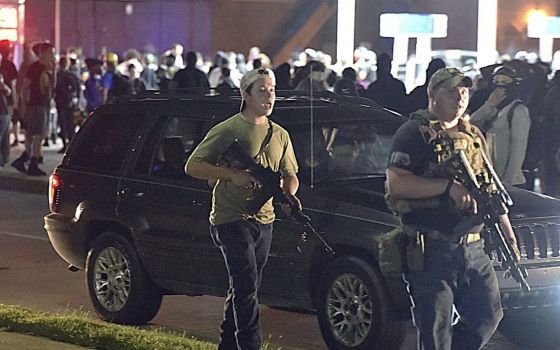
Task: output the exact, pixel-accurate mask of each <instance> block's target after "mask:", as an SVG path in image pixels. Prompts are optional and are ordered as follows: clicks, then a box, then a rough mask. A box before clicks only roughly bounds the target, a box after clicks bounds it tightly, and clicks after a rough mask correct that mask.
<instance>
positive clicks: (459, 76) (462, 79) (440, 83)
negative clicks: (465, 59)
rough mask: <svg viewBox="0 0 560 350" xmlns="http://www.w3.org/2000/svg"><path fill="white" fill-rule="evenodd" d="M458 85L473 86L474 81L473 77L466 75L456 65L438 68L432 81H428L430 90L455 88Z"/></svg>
mask: <svg viewBox="0 0 560 350" xmlns="http://www.w3.org/2000/svg"><path fill="white" fill-rule="evenodd" d="M457 86H464V87H468V88H470V87H472V86H473V82H472V80H471V78H469V77H466V76H465V75H464V74H463V72H461V71H460V70H459V69H457V68H454V67H447V68H440V69H438V70H437V71H436V72H435V73H434V75H432V78H431V79H430V82H429V83H428V91H435V90H436V89H441V88H446V89H449V88H454V87H457Z"/></svg>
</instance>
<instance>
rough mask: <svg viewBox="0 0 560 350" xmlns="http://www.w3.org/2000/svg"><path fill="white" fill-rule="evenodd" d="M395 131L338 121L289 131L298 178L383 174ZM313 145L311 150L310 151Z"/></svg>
mask: <svg viewBox="0 0 560 350" xmlns="http://www.w3.org/2000/svg"><path fill="white" fill-rule="evenodd" d="M393 132H394V127H388V126H382V125H377V124H376V123H375V122H373V121H363V120H361V121H352V120H348V121H337V122H328V123H324V124H319V125H317V124H316V125H315V126H314V128H313V132H311V129H310V128H306V127H304V126H302V125H299V128H294V130H290V136H291V138H292V142H293V144H294V149H295V152H296V156H297V158H298V164H299V167H300V171H299V175H300V176H301V177H302V179H303V181H306V182H308V183H309V182H311V181H313V182H325V181H337V180H343V179H351V178H361V177H370V176H375V175H380V174H385V168H386V166H387V159H388V157H389V150H390V147H391V138H392V134H393ZM311 144H313V147H311Z"/></svg>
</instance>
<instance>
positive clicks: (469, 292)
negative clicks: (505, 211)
mask: <svg viewBox="0 0 560 350" xmlns="http://www.w3.org/2000/svg"><path fill="white" fill-rule="evenodd" d="M406 280H407V283H408V289H409V293H410V295H411V300H412V305H413V306H412V315H413V320H414V325H415V326H416V328H417V330H418V348H419V349H423V350H427V349H437V350H449V349H460V350H470V349H480V348H482V346H483V345H484V344H486V342H487V341H488V340H490V337H491V336H492V334H493V333H494V331H495V330H496V328H497V327H498V324H499V323H500V320H501V319H502V317H503V311H502V306H501V303H500V291H499V287H498V280H497V278H496V273H495V272H494V269H493V267H492V263H491V261H490V259H489V258H488V256H487V255H486V253H485V252H484V240H480V241H476V242H473V243H465V244H455V243H450V242H445V241H439V240H428V241H427V242H426V251H425V256H424V270H423V271H415V272H410V273H408V274H407V275H406ZM453 306H455V309H456V311H457V313H458V314H459V316H460V320H459V322H458V323H457V324H456V325H455V326H453V321H454V312H453Z"/></svg>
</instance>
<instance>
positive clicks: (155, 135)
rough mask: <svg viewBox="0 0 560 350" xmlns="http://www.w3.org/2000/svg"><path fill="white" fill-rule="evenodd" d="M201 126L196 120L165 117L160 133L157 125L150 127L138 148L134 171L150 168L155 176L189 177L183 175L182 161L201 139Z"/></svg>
mask: <svg viewBox="0 0 560 350" xmlns="http://www.w3.org/2000/svg"><path fill="white" fill-rule="evenodd" d="M205 125H206V123H205V122H203V121H199V120H193V119H187V118H178V117H169V118H168V119H167V123H166V125H165V129H164V131H163V133H161V129H160V128H158V127H156V128H154V129H155V130H154V131H153V132H152V134H151V135H150V137H149V139H148V142H147V144H146V145H145V147H144V149H143V150H142V153H141V155H140V161H139V163H138V166H137V167H136V173H139V174H145V173H146V172H148V171H150V172H151V174H152V176H154V177H156V178H162V179H168V180H186V179H189V178H190V177H189V176H187V175H186V174H185V170H184V169H185V163H186V161H187V159H188V157H189V155H190V154H191V152H192V151H193V150H194V147H196V145H197V144H198V142H200V140H201V139H202V137H203V131H204V127H205ZM160 135H161V136H160ZM149 160H151V165H149V164H150V161H149ZM146 165H148V166H146Z"/></svg>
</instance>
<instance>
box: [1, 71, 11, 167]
mask: <svg viewBox="0 0 560 350" xmlns="http://www.w3.org/2000/svg"><path fill="white" fill-rule="evenodd" d="M11 94H12V89H11V88H10V87H9V86H8V84H6V83H5V82H4V76H3V75H2V74H0V143H2V142H4V139H5V138H8V139H9V138H10V133H9V131H8V130H9V129H10V121H11V118H10V113H9V109H8V98H9V97H10V95H11ZM7 143H8V149H9V147H10V142H9V140H8V142H7ZM6 162H8V159H6V158H4V155H3V153H2V152H0V169H2V168H4V165H5V164H6Z"/></svg>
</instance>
